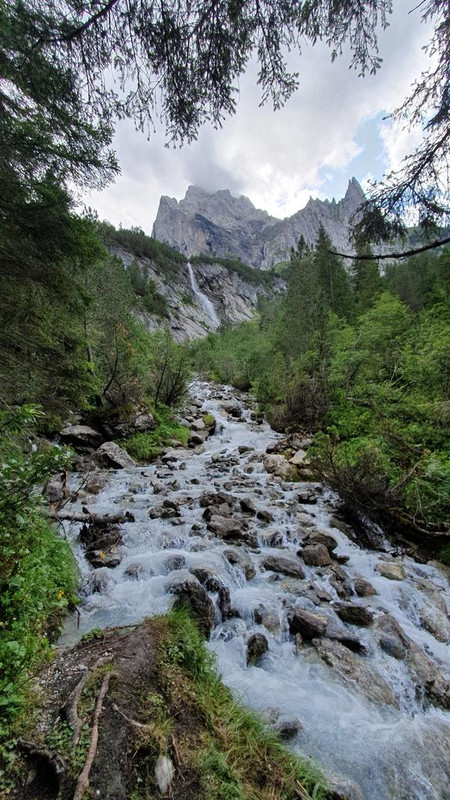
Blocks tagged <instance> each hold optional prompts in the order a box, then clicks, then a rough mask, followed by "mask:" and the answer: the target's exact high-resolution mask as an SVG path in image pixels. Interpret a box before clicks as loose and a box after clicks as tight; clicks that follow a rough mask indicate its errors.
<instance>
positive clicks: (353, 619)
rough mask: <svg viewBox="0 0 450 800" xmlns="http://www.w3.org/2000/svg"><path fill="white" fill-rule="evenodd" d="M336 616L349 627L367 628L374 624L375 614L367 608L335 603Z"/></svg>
mask: <svg viewBox="0 0 450 800" xmlns="http://www.w3.org/2000/svg"><path fill="white" fill-rule="evenodd" d="M334 610H335V611H336V614H337V615H338V616H339V617H340V618H341V619H342V621H343V622H347V623H348V624H349V625H360V626H362V627H367V626H368V625H371V624H372V622H373V618H374V615H373V612H372V611H369V609H368V608H366V607H365V606H358V605H354V604H353V603H335V604H334Z"/></svg>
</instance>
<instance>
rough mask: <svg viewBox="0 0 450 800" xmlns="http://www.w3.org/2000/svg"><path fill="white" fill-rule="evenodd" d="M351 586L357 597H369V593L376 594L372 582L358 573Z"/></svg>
mask: <svg viewBox="0 0 450 800" xmlns="http://www.w3.org/2000/svg"><path fill="white" fill-rule="evenodd" d="M353 586H354V589H355V592H356V594H357V595H358V597H370V596H371V595H374V594H376V591H375V589H374V588H373V586H372V584H371V583H370V582H369V581H367V580H366V579H365V578H361V577H360V576H359V575H358V576H357V577H356V578H355V579H354V581H353Z"/></svg>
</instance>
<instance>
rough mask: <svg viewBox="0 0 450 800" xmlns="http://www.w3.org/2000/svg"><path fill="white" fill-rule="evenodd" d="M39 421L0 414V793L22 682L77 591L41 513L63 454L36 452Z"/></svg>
mask: <svg viewBox="0 0 450 800" xmlns="http://www.w3.org/2000/svg"><path fill="white" fill-rule="evenodd" d="M39 415H40V413H39V411H38V410H37V409H36V408H34V407H32V406H26V407H23V408H21V409H17V410H14V411H12V412H2V413H1V414H0V435H1V438H0V461H1V478H2V480H1V482H0V531H1V546H2V560H1V564H0V619H1V622H0V675H1V678H0V707H1V719H2V722H1V723H0V742H1V744H0V760H1V761H2V762H3V764H2V766H0V786H1V785H2V783H3V782H4V780H5V763H4V762H5V760H7V757H8V753H9V750H8V744H7V742H8V738H10V737H11V736H12V735H13V730H14V725H15V724H17V720H18V718H19V715H20V711H21V709H22V708H23V706H24V703H25V701H26V698H27V693H28V690H29V680H30V678H31V677H32V675H33V672H34V671H35V670H36V669H37V668H38V667H39V665H40V663H41V662H42V661H43V660H44V659H46V658H49V657H50V655H51V644H50V643H51V641H52V639H53V637H54V636H55V634H56V632H57V631H58V628H59V626H60V624H61V620H62V617H63V614H64V612H65V611H66V610H67V608H68V606H69V604H70V603H71V602H72V601H73V599H74V598H73V595H74V592H75V589H76V585H77V571H76V566H75V560H74V557H73V554H72V551H71V549H70V546H69V544H68V543H67V542H66V541H65V540H64V539H62V538H61V536H60V535H59V534H58V532H57V531H56V530H55V529H53V528H52V527H50V525H49V524H48V522H47V521H46V519H45V518H44V517H43V516H42V514H41V513H40V504H41V494H40V492H41V491H42V485H43V484H44V483H45V482H46V480H48V478H49V477H50V475H51V474H52V473H54V472H60V471H61V470H62V469H64V468H65V466H66V465H67V463H68V459H69V456H70V453H69V452H68V451H66V450H62V449H58V448H48V449H47V450H46V451H40V450H38V449H36V445H35V443H34V442H33V430H34V426H35V425H36V423H37V421H38V418H39ZM30 445H31V446H30Z"/></svg>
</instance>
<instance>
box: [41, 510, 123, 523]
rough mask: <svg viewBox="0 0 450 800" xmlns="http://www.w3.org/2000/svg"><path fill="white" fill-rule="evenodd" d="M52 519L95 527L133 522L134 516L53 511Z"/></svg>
mask: <svg viewBox="0 0 450 800" xmlns="http://www.w3.org/2000/svg"><path fill="white" fill-rule="evenodd" d="M50 516H52V517H54V518H55V519H57V520H67V521H68V522H87V523H89V522H95V523H96V524H97V525H106V524H108V523H113V524H121V523H123V522H134V515H133V514H131V512H130V511H126V512H125V513H121V514H92V513H91V512H90V511H86V512H83V511H62V510H61V511H53V512H52V513H51V515H50Z"/></svg>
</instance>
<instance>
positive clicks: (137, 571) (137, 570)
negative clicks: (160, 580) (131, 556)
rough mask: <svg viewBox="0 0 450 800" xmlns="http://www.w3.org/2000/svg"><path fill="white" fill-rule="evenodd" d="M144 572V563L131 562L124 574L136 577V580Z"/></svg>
mask: <svg viewBox="0 0 450 800" xmlns="http://www.w3.org/2000/svg"><path fill="white" fill-rule="evenodd" d="M143 572H144V568H143V566H142V564H129V565H128V567H127V568H126V569H125V570H124V574H125V575H127V576H128V578H134V579H135V580H138V578H139V577H140V576H141V575H142V573H143Z"/></svg>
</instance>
